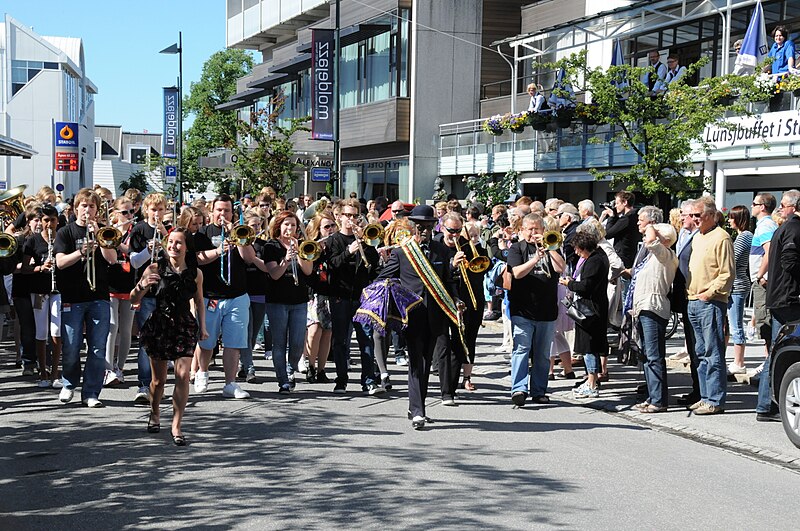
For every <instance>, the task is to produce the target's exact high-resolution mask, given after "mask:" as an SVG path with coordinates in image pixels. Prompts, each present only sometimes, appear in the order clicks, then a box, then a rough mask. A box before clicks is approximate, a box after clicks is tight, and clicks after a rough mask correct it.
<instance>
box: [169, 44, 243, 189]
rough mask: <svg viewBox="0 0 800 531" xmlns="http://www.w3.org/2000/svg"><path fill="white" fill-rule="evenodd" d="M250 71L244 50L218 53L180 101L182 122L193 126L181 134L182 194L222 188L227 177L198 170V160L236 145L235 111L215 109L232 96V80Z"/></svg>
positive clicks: (233, 82)
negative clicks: (209, 187) (212, 186)
mask: <svg viewBox="0 0 800 531" xmlns="http://www.w3.org/2000/svg"><path fill="white" fill-rule="evenodd" d="M252 68H253V59H252V57H251V56H250V54H249V53H247V52H245V51H244V50H233V49H229V50H222V51H219V52H216V53H215V54H214V55H212V56H211V57H210V58H209V59H208V60H207V61H206V62H205V64H204V65H203V72H202V74H201V75H200V80H199V81H197V82H195V83H192V84H191V86H190V89H189V94H188V95H186V96H185V97H184V99H183V115H184V118H186V117H188V116H190V115H192V116H194V122H193V123H192V126H191V127H189V128H188V129H187V130H186V131H185V132H184V144H183V145H184V152H183V175H182V176H181V179H182V182H183V187H184V191H191V190H202V189H205V188H206V186H207V185H208V183H215V184H216V186H217V188H218V189H219V188H221V187H222V186H224V184H223V183H225V181H226V179H227V177H226V175H225V173H224V172H223V171H222V170H219V169H208V168H200V167H199V166H198V159H199V157H204V156H207V155H208V154H209V152H211V151H213V150H215V149H219V148H232V147H234V146H235V145H236V131H237V121H238V117H237V115H236V114H237V113H236V111H218V110H216V106H217V105H219V104H221V103H224V102H226V101H228V99H229V98H230V97H231V96H233V95H234V94H235V93H236V80H237V79H239V78H240V77H242V76H245V75H247V74H248V73H249V72H250V71H251V70H252Z"/></svg>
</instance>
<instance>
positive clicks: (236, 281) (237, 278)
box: [194, 224, 247, 299]
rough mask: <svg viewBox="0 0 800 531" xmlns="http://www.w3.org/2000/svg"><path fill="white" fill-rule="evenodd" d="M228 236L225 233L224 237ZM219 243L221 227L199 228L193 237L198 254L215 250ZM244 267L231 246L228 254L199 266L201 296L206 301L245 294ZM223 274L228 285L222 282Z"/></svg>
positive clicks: (238, 255)
mask: <svg viewBox="0 0 800 531" xmlns="http://www.w3.org/2000/svg"><path fill="white" fill-rule="evenodd" d="M228 235H229V233H228V232H227V231H226V232H225V237H226V238H227V237H228ZM221 243H222V227H219V226H217V225H214V224H211V225H206V226H204V227H201V228H200V230H199V231H197V233H196V234H195V235H194V244H195V250H196V251H197V252H198V253H199V252H201V251H210V250H212V249H216V248H218V247H219V246H220V244H221ZM246 265H247V264H245V261H244V260H243V259H242V257H241V255H240V254H239V249H238V248H237V247H235V246H231V247H230V252H228V253H225V254H223V255H222V256H221V257H218V258H217V259H215V260H214V261H212V262H211V263H208V264H206V265H202V266H200V269H201V270H202V271H203V296H204V297H206V298H208V299H235V298H236V297H239V296H241V295H244V294H245V293H247V271H246ZM223 274H224V275H225V277H226V278H227V279H228V280H229V282H230V284H226V283H225V282H224V281H223V279H222V275H223Z"/></svg>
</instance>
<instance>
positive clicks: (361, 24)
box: [220, 0, 526, 201]
mask: <svg viewBox="0 0 800 531" xmlns="http://www.w3.org/2000/svg"><path fill="white" fill-rule="evenodd" d="M525 3H526V2H525V1H522V0H506V1H502V2H499V1H492V0H373V1H371V2H369V3H366V2H360V1H354V0H341V14H340V28H341V30H340V31H341V42H342V50H341V54H340V58H341V59H340V60H341V69H340V74H341V75H340V80H341V82H340V100H339V101H340V148H341V153H340V159H341V175H342V183H341V184H342V195H344V196H347V195H348V194H350V193H351V192H356V193H357V194H358V196H359V197H364V198H367V199H369V198H373V197H377V196H387V197H388V198H389V199H392V200H394V199H402V200H405V201H412V200H414V199H415V198H418V199H421V200H425V199H426V198H429V197H430V196H431V194H432V192H433V183H434V180H435V179H436V176H437V168H438V159H439V142H438V139H439V124H441V123H447V122H453V121H459V120H467V119H470V118H473V117H475V116H477V113H478V112H479V91H480V88H481V86H482V85H484V84H486V85H490V84H492V83H496V82H498V81H500V80H502V79H507V77H508V72H509V69H508V65H507V64H506V63H505V62H504V61H503V59H502V57H501V56H500V55H499V54H497V53H496V52H495V51H494V50H492V49H490V48H488V47H486V45H488V44H489V43H491V42H492V41H493V40H497V39H500V38H503V37H504V36H507V35H508V32H509V31H512V32H516V31H518V30H519V29H520V28H521V26H520V17H521V14H520V7H521V6H522V5H523V4H525ZM334 20H335V2H329V1H319V0H316V1H314V0H311V1H306V0H303V1H300V0H260V1H259V0H228V3H227V45H228V46H229V47H235V48H245V49H253V50H258V51H259V52H260V53H261V59H262V61H261V63H260V64H258V65H257V66H256V67H255V68H254V69H253V71H252V72H251V73H250V74H249V75H248V76H246V77H244V78H242V79H240V80H239V82H238V86H237V88H238V90H237V94H236V95H235V96H233V97H232V98H231V101H230V102H228V103H226V104H224V105H222V106H221V107H220V108H222V109H238V110H239V112H240V116H241V117H242V118H243V119H247V117H248V116H249V115H250V112H252V111H253V110H259V109H263V108H269V107H270V105H272V104H273V98H274V97H275V96H276V95H278V94H281V95H282V96H283V98H284V107H283V110H282V112H281V118H282V119H288V118H299V117H304V116H308V115H309V114H310V112H311V92H310V88H311V87H310V75H311V72H310V67H311V55H310V53H309V52H310V46H311V30H312V29H314V28H333V27H334V25H335V23H334ZM482 46H483V47H482ZM292 140H293V142H294V145H295V148H296V150H297V152H298V155H300V157H301V158H302V160H307V161H312V165H313V164H314V163H316V164H320V163H322V164H326V163H328V164H329V163H330V162H329V161H331V160H332V159H333V144H332V142H325V141H315V140H311V139H310V134H309V133H308V132H302V133H298V134H296V135H295V136H294V137H293V139H292ZM313 161H316V162H313ZM320 161H321V162H320ZM300 168H301V169H300V170H299V172H300V179H299V181H298V185H297V186H296V189H295V193H303V192H305V193H311V194H317V193H321V192H322V191H324V190H325V184H324V183H314V182H311V181H310V179H309V174H310V171H309V170H310V166H305V167H303V166H301V167H300Z"/></svg>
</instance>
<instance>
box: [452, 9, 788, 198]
mask: <svg viewBox="0 0 800 531" xmlns="http://www.w3.org/2000/svg"><path fill="white" fill-rule="evenodd" d="M755 4H756V1H755V0H732V1H729V0H656V1H649V2H641V1H638V2H589V1H586V0H557V1H556V0H543V1H539V2H532V3H529V4H528V5H526V6H523V7H522V9H521V20H522V31H521V32H520V33H519V34H516V35H510V34H509V35H508V36H507V38H504V39H502V40H500V41H498V42H496V43H494V44H495V45H497V46H500V48H501V49H502V50H504V51H505V52H506V53H507V54H508V55H509V56H512V57H513V58H514V59H513V60H512V63H513V64H515V65H516V69H515V70H514V71H513V74H516V75H512V76H511V77H509V78H506V80H505V81H504V83H502V84H501V86H500V87H499V88H498V87H497V86H493V87H492V91H491V92H487V91H486V90H485V87H483V88H482V91H481V94H482V98H481V101H480V109H479V114H478V115H476V116H474V117H473V118H474V119H472V120H465V121H462V122H453V123H444V124H441V126H440V135H439V174H440V175H441V176H442V177H443V178H444V179H448V178H449V179H451V180H460V179H461V178H462V177H463V176H465V175H470V174H476V173H478V172H488V173H498V174H500V173H505V172H506V171H508V170H511V169H513V170H515V171H517V172H519V173H520V177H521V191H522V192H523V193H525V194H526V195H530V196H532V197H535V198H537V199H544V198H548V197H560V198H564V199H567V200H571V201H577V200H579V199H583V198H587V197H588V198H592V199H593V200H594V201H595V202H596V203H597V202H603V201H607V200H608V199H609V198H610V197H611V196H612V195H613V193H614V192H615V191H614V190H611V189H610V188H609V186H608V183H607V182H605V181H597V180H595V179H594V177H593V176H592V175H591V173H590V170H591V169H592V168H597V169H600V170H606V169H613V168H625V167H626V166H629V165H630V164H631V163H633V162H635V160H636V159H635V157H636V155H635V153H632V152H630V151H626V150H623V149H622V148H621V147H620V146H619V145H615V144H614V143H611V142H609V141H608V140H607V139H608V138H610V136H611V135H610V131H609V129H608V127H609V126H607V125H585V124H581V123H574V124H573V125H572V126H571V127H570V128H567V129H559V130H556V131H544V132H538V131H533V130H531V129H530V128H526V129H525V131H524V132H523V133H520V134H512V133H510V132H506V133H505V134H503V135H501V136H498V137H493V136H491V135H489V134H488V133H486V132H484V131H483V130H482V128H481V126H482V124H483V120H485V118H487V117H489V116H492V115H494V114H498V113H499V114H502V113H506V112H509V111H511V109H512V106H513V108H515V109H516V110H517V111H520V110H524V109H526V108H527V105H528V100H529V98H528V96H527V94H525V87H526V86H527V84H528V83H531V82H536V83H540V84H541V85H543V86H544V88H545V90H546V92H548V93H549V89H550V87H552V86H553V83H554V78H555V75H554V73H553V72H544V71H534V70H533V67H532V64H533V63H534V62H551V61H555V60H558V59H561V58H563V57H566V56H568V55H569V54H571V53H574V52H578V51H580V50H586V52H587V56H588V61H589V63H590V64H591V65H592V66H594V67H597V66H604V67H607V66H610V63H611V57H612V49H613V44H614V40H615V39H619V40H620V43H621V45H622V49H623V54H624V57H625V60H626V62H628V63H629V64H633V65H636V66H646V65H647V55H648V53H649V52H650V51H652V50H657V51H659V52H660V54H661V58H662V61H665V60H666V57H667V55H668V54H673V53H674V54H677V55H678V56H679V58H680V63H681V64H683V65H686V64H689V63H693V62H695V61H697V60H698V59H700V58H701V57H708V58H709V62H708V64H707V65H706V66H705V67H703V69H701V70H700V71H699V72H698V73H697V74H696V76H695V79H690V80H689V83H690V84H697V83H698V82H699V81H700V80H701V79H703V78H707V77H711V76H716V75H720V74H722V73H727V72H730V71H731V70H732V68H733V64H734V60H735V54H734V51H733V47H732V45H733V43H734V42H735V41H736V40H737V39H741V38H742V37H743V36H744V33H745V31H746V30H747V26H748V23H749V21H750V18H751V15H752V12H753V10H754V7H755ZM729 5H730V12H729V11H728V7H729ZM762 5H763V9H764V16H765V21H766V26H767V32H768V33H769V32H771V30H772V29H773V28H774V27H775V26H776V25H777V24H785V25H787V26H789V27H790V29H792V28H798V26H800V2H795V1H791V0H763V1H762ZM792 35H793V37H795V39H794V40H795V42H797V38H796V37H797V32H796V31H795V32H794V33H793V34H792ZM769 44H770V45H771V44H772V41H771V39H769ZM726 69H727V70H726ZM511 94H514V98H513V102H512V96H511ZM584 98H585V95H582V94H578V99H579V100H582V99H584ZM798 108H800V105H798V98H797V97H795V96H793V95H792V94H791V93H789V94H785V95H783V96H782V97H781V98H780V101H773V102H771V103H770V105H767V104H764V105H760V106H754V107H753V108H752V109H751V110H752V112H754V113H757V114H761V113H764V115H770V114H772V113H776V112H783V113H786V112H790V113H796V112H797V109H798ZM798 152H800V145H798V144H797V142H794V141H781V140H776V141H774V142H772V143H771V146H770V149H765V148H764V147H763V146H762V145H761V144H760V143H757V142H756V143H752V144H751V145H737V146H729V147H720V148H719V149H714V150H712V152H711V153H710V154H706V153H704V152H701V151H698V152H697V154H696V156H695V157H694V160H695V169H696V171H698V172H702V173H703V174H704V176H705V177H706V178H707V179H708V180H709V181H712V182H713V183H714V190H713V191H715V195H717V201H718V202H719V203H720V204H721V205H724V206H725V207H730V206H733V205H737V204H744V205H749V204H750V201H751V200H752V198H753V194H754V193H755V192H756V191H769V192H773V193H776V194H778V195H779V194H780V193H781V192H782V191H784V190H786V189H789V188H794V187H797V183H798V182H800V164H798V159H797V156H796V153H798Z"/></svg>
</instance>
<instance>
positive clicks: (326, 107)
mask: <svg viewBox="0 0 800 531" xmlns="http://www.w3.org/2000/svg"><path fill="white" fill-rule="evenodd" d="M335 53H336V50H335V49H334V30H330V29H315V30H312V34H311V78H312V83H311V87H312V88H311V138H313V139H314V140H333V139H334V138H333V120H334V116H333V98H334V97H335V94H334V93H335V90H334V85H333V62H334V61H335V57H334V54H335Z"/></svg>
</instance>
